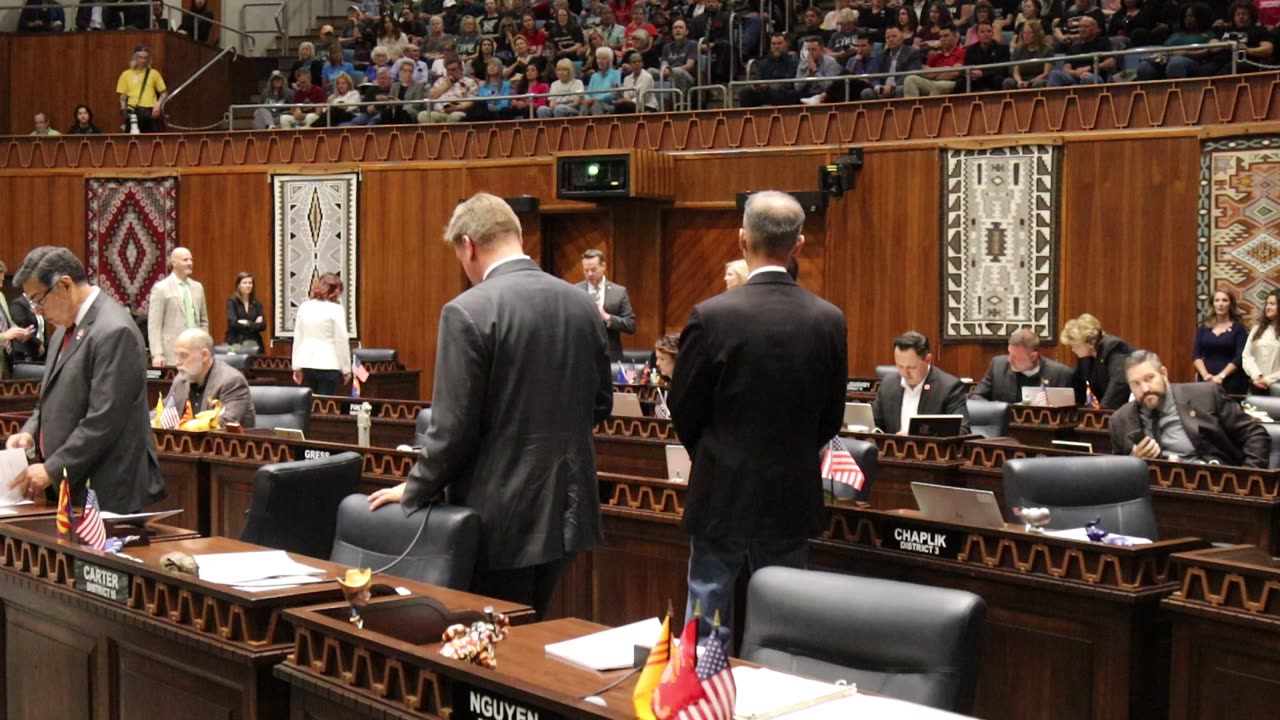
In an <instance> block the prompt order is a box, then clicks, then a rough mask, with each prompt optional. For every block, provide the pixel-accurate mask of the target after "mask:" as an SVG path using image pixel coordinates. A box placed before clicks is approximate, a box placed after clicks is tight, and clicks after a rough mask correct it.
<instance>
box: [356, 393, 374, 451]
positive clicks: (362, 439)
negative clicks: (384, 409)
mask: <svg viewBox="0 0 1280 720" xmlns="http://www.w3.org/2000/svg"><path fill="white" fill-rule="evenodd" d="M357 411H358V412H357V414H356V443H358V444H359V445H360V447H369V430H370V429H371V428H372V427H373V419H372V418H371V415H372V413H373V406H372V405H370V404H369V403H367V402H362V403H360V407H359V408H357Z"/></svg>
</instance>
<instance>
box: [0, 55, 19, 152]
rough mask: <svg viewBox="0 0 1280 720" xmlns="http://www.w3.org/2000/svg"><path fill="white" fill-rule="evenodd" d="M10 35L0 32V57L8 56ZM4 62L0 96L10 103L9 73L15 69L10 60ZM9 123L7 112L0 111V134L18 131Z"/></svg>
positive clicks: (0, 72)
mask: <svg viewBox="0 0 1280 720" xmlns="http://www.w3.org/2000/svg"><path fill="white" fill-rule="evenodd" d="M12 37H13V36H12V35H9V34H8V33H0V58H7V57H10V55H9V52H10V50H9V47H10V41H11V38H12ZM6 64H7V65H8V69H7V70H0V97H2V98H9V102H11V103H12V102H13V98H12V96H10V95H9V83H10V81H9V73H11V72H15V71H16V70H17V69H16V68H14V67H13V66H14V63H12V62H9V63H6ZM10 123H11V121H10V119H9V113H4V112H0V135H8V134H9V133H16V132H17V131H18V128H17V127H12V126H11V124H10Z"/></svg>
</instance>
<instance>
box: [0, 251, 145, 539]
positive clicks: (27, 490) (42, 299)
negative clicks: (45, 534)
mask: <svg viewBox="0 0 1280 720" xmlns="http://www.w3.org/2000/svg"><path fill="white" fill-rule="evenodd" d="M13 284H14V285H15V286H17V287H19V288H21V289H22V293H23V295H25V296H26V298H27V300H28V302H30V304H31V306H32V307H33V308H35V311H36V312H37V313H39V314H40V315H41V316H42V317H43V318H44V319H45V320H46V322H48V323H51V324H52V325H53V326H55V327H56V328H57V329H56V330H55V331H54V332H53V334H52V336H51V337H50V338H49V346H48V355H47V359H46V361H45V371H44V380H43V384H42V385H41V389H40V400H39V402H37V404H36V409H35V412H34V413H32V415H31V419H30V420H28V421H27V422H26V424H25V425H23V426H22V430H21V431H20V432H18V433H16V434H14V435H12V436H10V437H9V439H8V441H7V442H6V443H5V447H7V448H23V449H25V450H27V452H28V455H35V456H36V462H33V463H32V464H31V465H29V466H28V467H27V468H26V469H25V470H23V471H22V472H21V473H19V474H18V477H17V478H15V479H14V480H12V481H10V483H9V486H10V488H11V489H12V488H20V489H21V491H22V493H23V495H24V496H25V497H30V498H35V497H37V496H38V495H39V494H40V493H41V492H44V491H46V490H50V489H51V487H56V483H57V482H58V481H59V480H61V478H62V477H63V473H65V474H66V476H67V478H68V479H69V480H70V484H71V497H72V502H73V503H75V504H81V503H83V502H84V493H85V483H86V482H87V481H88V480H89V479H90V478H92V480H93V489H94V492H96V493H97V495H98V498H99V501H100V503H101V506H102V509H103V510H108V511H111V512H117V513H129V512H137V511H139V510H142V509H143V508H145V507H147V506H148V505H151V504H152V503H155V502H157V501H159V500H161V499H163V498H164V496H165V488H164V478H162V477H161V476H160V464H159V461H158V460H157V458H156V449H155V440H154V438H153V437H152V434H151V428H150V426H149V424H148V422H147V399H146V355H145V351H144V350H143V345H142V334H141V333H140V332H139V331H138V326H137V325H136V324H135V323H134V322H133V318H132V317H131V316H130V315H129V312H128V311H127V310H125V309H124V308H123V307H121V306H120V304H119V303H117V302H116V301H115V300H112V299H111V298H110V297H108V296H107V295H105V294H104V293H102V292H101V291H100V290H99V289H98V288H97V287H95V286H92V285H90V284H89V280H88V277H87V276H86V275H85V270H84V265H82V264H81V263H80V260H78V259H77V258H76V256H75V255H73V254H72V253H71V251H70V250H67V249H66V248H60V247H52V246H48V245H46V246H43V247H38V248H36V249H35V250H32V251H31V252H30V253H29V254H28V255H27V257H26V259H25V260H24V261H23V262H22V267H20V268H18V271H17V272H16V273H14V276H13ZM47 497H50V498H52V495H47Z"/></svg>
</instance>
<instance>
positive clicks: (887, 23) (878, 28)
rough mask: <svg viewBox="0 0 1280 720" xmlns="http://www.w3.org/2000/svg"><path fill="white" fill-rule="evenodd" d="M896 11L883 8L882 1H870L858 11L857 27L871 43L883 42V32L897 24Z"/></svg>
mask: <svg viewBox="0 0 1280 720" xmlns="http://www.w3.org/2000/svg"><path fill="white" fill-rule="evenodd" d="M897 12H898V11H897V9H896V8H891V7H885V3H884V0H871V2H869V3H867V6H866V7H865V8H863V9H861V10H859V11H858V25H859V26H860V27H861V28H862V29H863V30H865V31H866V35H867V37H869V38H871V42H873V43H878V42H879V43H882V42H884V31H885V30H888V29H889V28H891V27H893V26H895V25H896V24H897V20H896V15H897Z"/></svg>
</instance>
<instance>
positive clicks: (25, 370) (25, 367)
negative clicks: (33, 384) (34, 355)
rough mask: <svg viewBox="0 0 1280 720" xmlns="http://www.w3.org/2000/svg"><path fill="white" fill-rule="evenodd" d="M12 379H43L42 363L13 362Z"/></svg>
mask: <svg viewBox="0 0 1280 720" xmlns="http://www.w3.org/2000/svg"><path fill="white" fill-rule="evenodd" d="M13 379H14V380H43V379H44V363H25V362H20V363H14V364H13Z"/></svg>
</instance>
